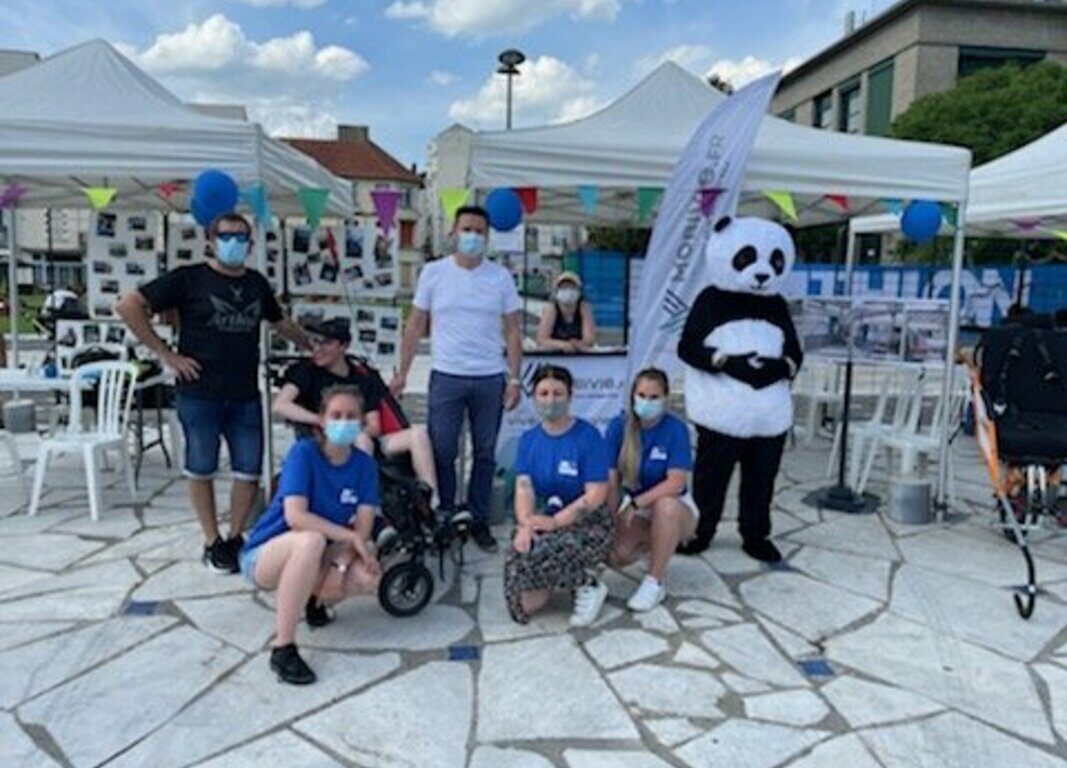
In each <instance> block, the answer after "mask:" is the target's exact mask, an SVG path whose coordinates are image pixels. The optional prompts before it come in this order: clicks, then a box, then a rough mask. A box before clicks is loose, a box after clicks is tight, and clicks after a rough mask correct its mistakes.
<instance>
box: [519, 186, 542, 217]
mask: <svg viewBox="0 0 1067 768" xmlns="http://www.w3.org/2000/svg"><path fill="white" fill-rule="evenodd" d="M515 194H517V195H518V196H519V200H520V201H522V210H523V212H525V213H526V215H528V216H529V215H531V214H533V213H534V211H536V210H537V187H516V188H515Z"/></svg>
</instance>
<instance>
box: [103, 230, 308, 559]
mask: <svg viewBox="0 0 1067 768" xmlns="http://www.w3.org/2000/svg"><path fill="white" fill-rule="evenodd" d="M208 235H209V238H210V244H211V253H212V254H213V257H212V258H210V259H208V261H207V262H206V263H204V264H197V265H194V266H188V267H180V268H178V269H176V270H174V271H172V272H167V273H165V274H164V275H162V276H161V277H159V278H157V279H155V280H153V281H152V282H150V283H147V284H146V285H143V286H141V287H140V288H139V289H138V290H137V291H135V292H133V293H130V294H127V295H125V296H123V297H122V299H120V300H119V302H118V304H117V305H116V306H115V310H116V312H117V313H118V314H119V316H120V317H121V318H122V319H123V320H124V321H125V322H126V325H127V326H129V328H130V330H131V331H133V333H134V334H136V336H137V338H138V339H140V340H141V342H142V343H143V344H145V345H146V346H147V347H148V348H149V349H151V350H152V351H153V352H155V353H156V354H157V355H159V357H160V359H161V360H162V361H163V364H164V365H166V366H167V368H169V369H171V370H172V371H174V373H175V374H176V375H177V378H178V404H177V410H178V418H179V419H180V421H181V423H182V431H183V432H184V433H185V475H186V476H187V477H188V478H189V498H190V501H191V502H192V505H193V508H194V509H195V510H196V515H197V518H198V519H199V521H200V527H201V529H202V530H203V532H204V538H205V542H206V544H205V547H204V562H205V564H206V565H207V566H208V567H209V568H211V569H212V570H215V571H218V572H230V573H236V572H237V571H238V567H237V554H238V552H239V551H240V549H241V545H242V544H243V540H242V538H241V531H242V530H243V528H244V524H245V522H246V520H247V519H248V515H249V512H250V510H251V508H252V502H253V500H254V498H255V494H256V491H257V490H258V487H259V474H260V468H261V461H262V454H263V412H262V406H261V402H260V397H259V386H258V377H257V370H258V366H259V332H260V323H261V322H263V321H266V322H268V323H270V324H271V326H272V327H273V328H274V330H275V331H276V332H277V333H279V334H280V335H281V336H283V337H285V338H287V339H289V340H291V341H293V342H294V343H296V344H298V345H300V346H302V347H307V346H308V341H307V336H306V335H305V334H304V332H303V330H301V329H300V327H299V326H297V325H296V324H295V323H293V322H292V321H291V320H288V319H286V318H284V317H283V316H282V310H281V307H280V306H278V302H277V300H276V299H275V298H274V294H273V292H272V291H271V288H270V283H268V282H267V279H266V278H265V277H264V276H263V275H261V274H260V273H259V272H256V271H255V270H252V269H249V268H247V267H245V259H246V258H247V256H248V252H249V249H250V246H251V245H252V227H251V225H250V224H249V223H248V221H247V220H246V219H245V218H244V217H243V216H239V215H237V214H223V215H222V216H219V217H218V218H217V219H215V221H213V222H212V223H211V226H210V228H209V230H208ZM167 310H175V311H176V312H177V314H178V319H179V328H180V333H179V340H178V351H177V352H175V351H173V350H171V349H170V348H169V347H168V346H167V344H166V342H164V341H163V340H162V339H161V338H159V336H158V335H157V334H156V332H155V331H154V330H153V329H152V324H151V317H152V315H153V314H156V313H159V312H164V311H167ZM220 438H225V439H226V446H227V448H228V450H229V454H230V466H231V470H232V473H233V476H234V483H233V489H232V491H231V496H230V536H229V538H228V539H225V540H224V539H223V538H222V537H221V536H220V535H219V528H218V518H217V516H216V513H215V490H214V484H213V482H212V480H213V478H214V476H215V471H216V470H217V469H218V461H219V442H220Z"/></svg>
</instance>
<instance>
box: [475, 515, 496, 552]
mask: <svg viewBox="0 0 1067 768" xmlns="http://www.w3.org/2000/svg"><path fill="white" fill-rule="evenodd" d="M470 531H471V538H472V539H474V543H475V544H477V545H478V548H479V549H481V550H482V551H483V552H496V550H497V543H496V539H495V538H493V534H492V532H491V531H490V530H489V526H488V525H486V524H485V523H483V522H474V523H471V526H470Z"/></svg>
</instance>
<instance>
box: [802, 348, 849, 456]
mask: <svg viewBox="0 0 1067 768" xmlns="http://www.w3.org/2000/svg"><path fill="white" fill-rule="evenodd" d="M838 374H839V370H838V366H836V365H834V364H833V363H821V362H815V361H813V362H812V363H811V364H810V365H806V366H804V367H802V368H801V369H800V375H799V376H798V380H797V382H796V383H795V384H794V385H793V395H794V396H796V397H798V398H803V399H804V408H805V410H804V418H803V427H802V428H803V430H804V445H811V444H812V443H813V442H815V438H816V437H817V436H818V434H819V426H820V423H821V418H820V412H821V411H822V410H823V409H824V408H830V407H837V406H839V405H840V403H841V402H842V400H843V399H844V393H843V392H841V390H840V388H839V384H840V378H841V377H840V376H839V375H838Z"/></svg>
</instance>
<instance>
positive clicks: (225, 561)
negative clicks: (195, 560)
mask: <svg viewBox="0 0 1067 768" xmlns="http://www.w3.org/2000/svg"><path fill="white" fill-rule="evenodd" d="M237 552H238V550H235V549H234V548H233V547H232V546H231V545H230V543H229V542H228V541H225V540H224V539H223V538H222V537H221V536H220V537H219V538H217V539H215V541H213V542H212V543H211V544H208V545H207V546H206V547H204V556H203V558H202V560H203V561H204V565H206V566H207V567H208V570H211V571H214V572H215V573H237V572H238V571H240V570H241V568H240V566H239V565H238V564H237Z"/></svg>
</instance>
